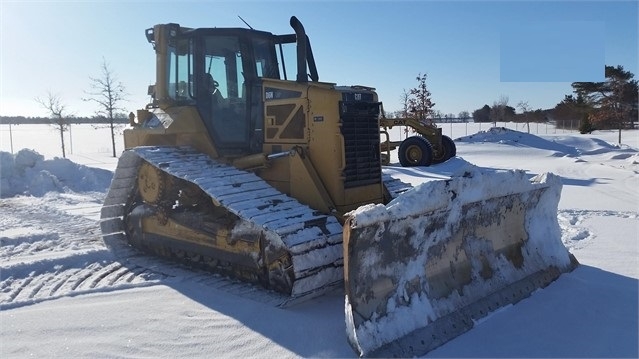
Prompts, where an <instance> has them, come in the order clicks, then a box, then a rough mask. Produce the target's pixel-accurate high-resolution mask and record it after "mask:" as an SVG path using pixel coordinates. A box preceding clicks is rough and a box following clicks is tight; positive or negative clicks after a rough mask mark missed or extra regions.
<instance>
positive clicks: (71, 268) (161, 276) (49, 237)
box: [0, 197, 287, 310]
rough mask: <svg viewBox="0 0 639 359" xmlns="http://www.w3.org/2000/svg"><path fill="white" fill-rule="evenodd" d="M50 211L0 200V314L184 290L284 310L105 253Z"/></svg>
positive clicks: (182, 272) (187, 272) (117, 250)
mask: <svg viewBox="0 0 639 359" xmlns="http://www.w3.org/2000/svg"><path fill="white" fill-rule="evenodd" d="M42 201H44V200H42ZM54 205H55V204H53V205H51V204H49V203H46V202H45V203H42V205H34V203H33V199H32V198H30V199H28V200H24V199H21V198H20V197H14V198H6V199H2V200H0V228H3V229H2V230H0V244H1V246H2V247H1V248H0V310H6V309H12V308H19V307H23V306H26V305H31V304H36V303H40V302H43V301H48V300H55V299H59V298H63V297H73V296H77V295H83V294H90V293H96V292H110V291H115V290H121V289H128V288H135V287H144V286H151V285H157V284H165V285H183V284H184V283H187V284H188V285H195V286H203V287H205V288H206V289H207V290H220V291H223V292H227V293H230V294H234V295H237V296H242V297H244V298H248V299H252V300H255V301H258V302H262V303H266V304H270V305H273V306H278V305H286V303H287V298H286V297H284V296H282V295H281V294H278V293H275V292H270V291H265V290H264V289H262V288H258V287H256V286H253V285H247V284H246V283H243V282H240V281H237V280H233V279H229V278H226V277H223V276H220V275H217V274H213V273H211V272H208V271H203V270H200V269H194V268H191V267H188V266H186V265H184V264H180V263H176V262H172V261H170V260H167V259H162V258H157V257H155V256H152V255H148V254H145V253H142V252H139V251H137V250H135V249H133V248H131V247H129V246H128V245H127V244H126V243H124V242H123V241H116V242H110V243H109V245H108V247H107V245H106V244H105V243H104V241H103V239H102V236H101V232H100V229H99V223H98V222H97V221H94V220H91V219H89V218H87V217H83V216H80V215H74V214H71V213H67V212H65V211H61V210H59V209H57V208H55V207H54Z"/></svg>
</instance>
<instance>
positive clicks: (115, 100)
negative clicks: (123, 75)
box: [83, 58, 127, 157]
mask: <svg viewBox="0 0 639 359" xmlns="http://www.w3.org/2000/svg"><path fill="white" fill-rule="evenodd" d="M101 70H102V73H101V76H100V77H89V79H90V80H91V83H90V87H91V90H90V91H86V94H87V95H89V97H88V98H85V99H83V100H84V101H93V102H95V103H96V104H97V105H98V110H97V111H96V114H97V115H98V116H99V117H102V118H104V119H106V120H107V123H108V126H109V128H110V129H111V145H112V148H113V157H116V152H115V128H116V124H115V118H116V115H117V113H118V112H120V111H124V108H122V107H120V106H121V103H122V102H124V101H126V96H127V94H126V92H125V89H124V85H122V83H121V82H118V79H117V77H116V75H115V74H114V73H113V71H112V70H111V68H110V67H109V64H108V63H107V62H106V60H105V59H104V58H103V59H102V68H101Z"/></svg>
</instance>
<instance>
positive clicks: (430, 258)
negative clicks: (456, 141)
mask: <svg viewBox="0 0 639 359" xmlns="http://www.w3.org/2000/svg"><path fill="white" fill-rule="evenodd" d="M561 187H562V185H561V180H560V178H559V177H557V176H555V175H553V174H550V173H547V174H542V175H538V176H536V177H534V178H533V179H532V180H528V179H527V176H526V174H525V172H523V171H519V170H515V171H492V170H484V169H479V168H477V167H474V168H471V167H468V168H467V169H466V170H465V172H464V173H463V175H461V176H454V177H453V178H452V179H450V180H446V181H431V182H427V183H424V184H422V185H419V186H417V187H415V188H414V189H413V190H410V191H407V192H406V193H404V194H402V195H400V196H398V197H397V198H396V199H395V200H393V201H392V202H391V203H389V204H388V205H387V206H381V205H375V206H366V207H365V208H360V209H358V210H356V211H353V212H351V213H350V217H349V220H348V222H347V225H346V227H345V228H347V230H348V233H347V234H346V236H345V251H346V254H345V272H346V273H345V276H346V306H345V312H346V316H347V321H346V322H347V327H348V328H347V334H348V337H349V340H350V342H351V345H352V347H353V348H354V349H355V350H356V351H357V352H358V353H359V354H360V355H365V356H369V355H375V356H376V355H381V356H401V357H406V356H414V355H422V354H424V353H425V352H427V351H429V350H432V349H433V348H435V347H437V346H439V345H441V344H443V343H445V342H446V341H448V340H450V339H452V338H453V337H455V336H457V335H459V334H461V333H463V332H465V331H467V330H469V329H470V328H472V326H473V320H476V319H479V318H481V317H483V316H485V315H486V314H488V313H489V312H490V311H493V310H496V309H498V308H499V307H502V306H504V305H508V304H510V303H514V302H517V301H519V300H521V299H522V298H524V297H526V296H528V295H530V293H531V292H532V291H534V290H536V289H537V288H540V287H543V286H546V285H547V284H548V283H549V282H551V281H552V280H554V279H556V277H558V276H559V274H561V272H565V271H568V270H571V269H573V268H574V266H575V265H576V260H574V259H573V258H571V256H570V255H569V253H568V251H567V250H566V248H565V247H564V246H563V244H562V242H561V232H560V228H559V224H558V221H557V205H558V202H559V199H560V195H561Z"/></svg>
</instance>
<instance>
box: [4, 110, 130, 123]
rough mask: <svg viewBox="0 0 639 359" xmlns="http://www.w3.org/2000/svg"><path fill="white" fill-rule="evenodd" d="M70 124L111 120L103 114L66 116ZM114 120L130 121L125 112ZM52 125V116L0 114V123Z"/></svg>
mask: <svg viewBox="0 0 639 359" xmlns="http://www.w3.org/2000/svg"><path fill="white" fill-rule="evenodd" d="M66 119H67V122H68V123H69V124H72V125H75V124H93V125H104V124H108V123H109V121H108V119H107V118H105V117H103V116H93V117H75V116H69V117H67V118H66ZM113 121H114V122H115V123H118V124H127V123H129V118H128V116H127V115H125V114H124V113H120V114H116V115H115V116H114V118H113ZM9 124H11V125H50V124H51V118H50V117H25V116H0V125H9Z"/></svg>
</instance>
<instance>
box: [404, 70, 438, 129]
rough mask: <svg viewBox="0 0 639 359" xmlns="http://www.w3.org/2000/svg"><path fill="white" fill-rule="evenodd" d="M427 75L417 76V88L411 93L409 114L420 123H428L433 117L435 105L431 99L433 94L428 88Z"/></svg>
mask: <svg viewBox="0 0 639 359" xmlns="http://www.w3.org/2000/svg"><path fill="white" fill-rule="evenodd" d="M426 76H427V75H426V74H423V75H422V74H421V73H420V74H418V75H417V82H418V85H417V87H415V88H413V89H411V90H410V92H409V98H408V114H409V115H410V116H412V117H415V118H417V119H418V120H420V121H428V119H430V118H431V116H432V115H433V107H434V106H435V103H433V101H432V100H431V99H430V96H431V93H430V91H428V88H427V86H426Z"/></svg>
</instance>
